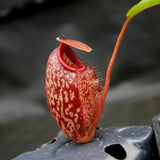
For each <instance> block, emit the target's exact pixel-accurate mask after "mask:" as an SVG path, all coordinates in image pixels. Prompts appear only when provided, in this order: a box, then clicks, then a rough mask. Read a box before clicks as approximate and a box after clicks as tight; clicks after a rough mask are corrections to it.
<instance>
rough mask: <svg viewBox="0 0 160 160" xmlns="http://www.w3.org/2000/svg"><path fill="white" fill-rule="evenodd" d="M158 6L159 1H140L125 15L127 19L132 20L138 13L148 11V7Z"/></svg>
mask: <svg viewBox="0 0 160 160" xmlns="http://www.w3.org/2000/svg"><path fill="white" fill-rule="evenodd" d="M159 4H160V0H141V1H140V2H139V3H138V4H136V5H135V6H133V7H132V8H131V9H130V10H129V11H128V13H127V17H128V18H129V19H132V18H133V17H134V16H135V15H137V14H138V13H140V12H142V11H144V10H145V9H148V8H150V7H153V6H156V5H159Z"/></svg>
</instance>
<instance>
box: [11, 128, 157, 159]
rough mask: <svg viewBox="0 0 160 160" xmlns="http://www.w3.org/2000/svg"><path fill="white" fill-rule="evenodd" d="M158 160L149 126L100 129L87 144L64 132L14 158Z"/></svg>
mask: <svg viewBox="0 0 160 160" xmlns="http://www.w3.org/2000/svg"><path fill="white" fill-rule="evenodd" d="M28 159H29V160H46V159H47V160H53V159H54V160H68V159H76V160H86V159H87V160H97V159H98V160H115V159H125V160H142V159H145V160H153V159H154V160H158V154H157V150H156V145H155V139H154V134H153V130H152V128H151V127H149V126H128V127H122V128H108V129H104V130H97V133H96V136H95V138H94V139H93V140H92V141H91V142H89V143H86V144H80V143H77V142H75V141H72V140H71V139H69V138H68V137H67V136H66V135H64V134H63V133H62V132H61V133H60V134H59V135H58V137H57V138H56V139H54V140H52V142H50V143H48V144H46V145H43V146H42V147H41V148H38V149H37V150H35V151H32V152H27V153H24V154H21V155H19V156H18V157H16V158H14V159H13V160H28Z"/></svg>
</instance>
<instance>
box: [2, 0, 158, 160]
mask: <svg viewBox="0 0 160 160" xmlns="http://www.w3.org/2000/svg"><path fill="white" fill-rule="evenodd" d="M137 2H138V1H129V0H119V1H117V0H66V1H61V2H57V1H55V0H54V1H51V0H48V1H43V0H35V1H33V0H15V1H12V0H1V1H0V142H1V143H0V159H3V160H6V159H11V158H13V157H15V156H17V155H18V154H20V153H23V152H26V151H30V150H34V149H36V148H38V147H39V146H41V145H42V144H43V143H46V142H48V141H49V140H51V139H52V138H54V137H55V136H56V134H57V132H58V131H59V128H58V126H57V125H56V123H55V121H54V120H53V118H52V117H51V114H50V112H49V108H48V105H47V102H46V98H45V69H46V63H47V59H48V56H49V54H50V53H51V51H52V50H53V49H54V48H56V47H57V46H58V45H59V43H58V42H56V37H58V36H61V35H62V34H64V35H65V36H66V38H69V39H75V40H79V41H82V42H84V43H86V44H88V45H90V46H91V47H92V48H93V52H92V53H89V54H88V53H87V54H86V53H83V52H80V51H77V50H75V52H76V53H78V55H79V56H80V58H81V59H82V60H83V61H84V63H87V64H90V65H95V66H97V68H98V70H99V71H100V72H101V74H102V76H103V77H105V71H106V68H107V65H108V62H109V59H110V57H111V54H112V51H113V48H114V45H115V42H116V38H117V36H118V34H119V32H120V29H121V27H122V25H123V22H124V21H125V14H126V12H127V11H128V9H129V8H130V7H131V6H132V5H134V4H136V3H137ZM159 16H160V6H156V7H154V8H152V9H149V10H147V11H145V12H143V13H141V14H140V15H138V16H136V17H135V18H134V19H133V21H132V22H131V24H130V25H129V28H128V29H127V32H126V34H125V37H124V39H123V41H122V44H121V47H120V50H119V54H118V57H117V60H116V63H115V65H114V68H113V72H112V78H111V88H110V91H109V94H108V97H107V100H106V105H105V107H104V111H103V114H102V117H101V120H100V122H99V126H100V127H103V128H106V127H122V126H126V125H152V118H153V116H155V115H156V114H158V113H159V112H160V29H159V28H160V19H159ZM102 83H104V82H103V81H102Z"/></svg>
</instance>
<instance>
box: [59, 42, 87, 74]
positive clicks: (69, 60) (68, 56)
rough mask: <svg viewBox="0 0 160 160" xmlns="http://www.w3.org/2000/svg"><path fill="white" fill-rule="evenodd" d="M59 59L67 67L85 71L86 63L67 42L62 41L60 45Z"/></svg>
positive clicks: (73, 70)
mask: <svg viewBox="0 0 160 160" xmlns="http://www.w3.org/2000/svg"><path fill="white" fill-rule="evenodd" d="M58 60H59V62H60V63H61V64H62V65H63V66H64V67H65V68H66V69H68V70H70V71H72V72H75V71H77V70H78V71H80V72H83V71H84V70H85V65H84V64H83V63H82V61H81V60H80V59H79V57H78V56H77V55H76V54H75V53H74V52H73V50H72V49H71V48H70V46H69V45H67V44H64V43H61V45H60V46H59V50H58Z"/></svg>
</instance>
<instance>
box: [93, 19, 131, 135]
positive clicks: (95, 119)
mask: <svg viewBox="0 0 160 160" xmlns="http://www.w3.org/2000/svg"><path fill="white" fill-rule="evenodd" d="M130 21H131V19H129V18H127V19H126V21H125V23H124V25H123V27H122V29H121V32H120V34H119V36H118V39H117V42H116V45H115V48H114V51H113V54H112V57H111V60H110V62H109V65H108V68H107V72H106V80H105V85H104V90H103V93H102V95H101V98H100V101H99V105H98V108H97V112H96V115H95V118H94V120H93V123H92V128H91V131H90V136H91V137H92V136H94V135H95V132H96V127H97V124H98V121H99V118H100V115H101V112H102V109H103V105H104V102H105V99H106V96H107V93H108V90H109V86H110V79H111V72H112V68H113V65H114V62H115V60H116V56H117V53H118V50H119V47H120V44H121V41H122V39H123V36H124V33H125V31H126V29H127V27H128V25H129V23H130Z"/></svg>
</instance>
